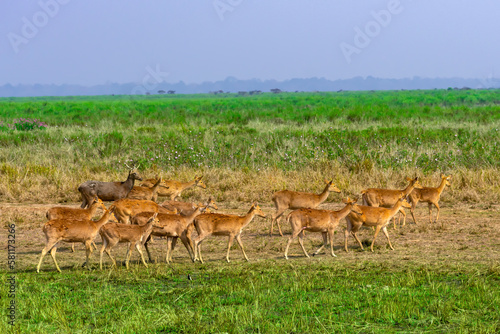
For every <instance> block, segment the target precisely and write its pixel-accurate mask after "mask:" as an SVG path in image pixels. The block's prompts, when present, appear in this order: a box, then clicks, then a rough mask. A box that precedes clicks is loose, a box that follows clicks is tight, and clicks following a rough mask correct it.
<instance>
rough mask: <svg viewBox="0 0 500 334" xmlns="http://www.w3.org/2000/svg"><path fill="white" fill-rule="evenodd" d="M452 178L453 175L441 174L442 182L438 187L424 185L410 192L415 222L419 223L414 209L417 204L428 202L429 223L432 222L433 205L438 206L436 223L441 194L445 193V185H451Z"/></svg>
mask: <svg viewBox="0 0 500 334" xmlns="http://www.w3.org/2000/svg"><path fill="white" fill-rule="evenodd" d="M450 180H451V175H448V176H446V175H444V174H441V183H440V184H439V186H438V187H437V188H431V187H422V188H420V189H414V190H413V191H412V192H411V193H410V196H409V198H410V202H411V215H412V217H413V221H414V222H415V224H416V223H417V220H416V219H415V215H414V211H415V207H416V206H417V204H418V202H427V203H428V205H429V223H431V216H432V205H434V206H435V207H436V208H437V215H436V223H437V221H438V218H439V211H440V209H439V204H438V202H439V199H440V197H441V194H442V193H443V190H444V188H445V187H447V186H448V187H449V186H451V183H450Z"/></svg>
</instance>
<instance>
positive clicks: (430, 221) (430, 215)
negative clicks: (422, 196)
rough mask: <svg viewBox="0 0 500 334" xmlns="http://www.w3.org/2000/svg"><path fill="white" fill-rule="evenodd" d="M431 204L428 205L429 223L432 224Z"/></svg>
mask: <svg viewBox="0 0 500 334" xmlns="http://www.w3.org/2000/svg"><path fill="white" fill-rule="evenodd" d="M431 217H432V203H429V223H432V219H431Z"/></svg>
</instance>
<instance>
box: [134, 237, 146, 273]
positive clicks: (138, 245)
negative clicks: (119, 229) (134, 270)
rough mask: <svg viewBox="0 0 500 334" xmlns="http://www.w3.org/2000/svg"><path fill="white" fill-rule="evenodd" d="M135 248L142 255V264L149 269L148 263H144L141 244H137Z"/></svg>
mask: <svg viewBox="0 0 500 334" xmlns="http://www.w3.org/2000/svg"><path fill="white" fill-rule="evenodd" d="M135 248H136V249H137V251H138V252H139V254H140V255H141V260H142V264H144V266H145V267H146V268H147V267H148V264H147V263H146V261H144V254H143V253H142V249H141V243H140V242H137V243H136V244H135Z"/></svg>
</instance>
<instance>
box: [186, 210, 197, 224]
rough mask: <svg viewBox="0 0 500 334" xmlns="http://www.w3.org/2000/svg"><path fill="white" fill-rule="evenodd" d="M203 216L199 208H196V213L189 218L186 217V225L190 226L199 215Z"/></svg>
mask: <svg viewBox="0 0 500 334" xmlns="http://www.w3.org/2000/svg"><path fill="white" fill-rule="evenodd" d="M200 214H201V211H200V209H199V208H196V210H194V212H193V213H192V214H190V215H189V216H186V219H184V220H185V221H186V223H187V224H186V225H189V224H190V223H191V222H193V220H194V219H195V218H196V217H198V216H199V215H200Z"/></svg>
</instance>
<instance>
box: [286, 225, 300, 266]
mask: <svg viewBox="0 0 500 334" xmlns="http://www.w3.org/2000/svg"><path fill="white" fill-rule="evenodd" d="M300 232H301V230H298V231H293V232H292V235H291V236H290V237H289V238H288V242H287V244H286V248H285V259H287V260H288V248H289V247H290V244H291V243H292V241H293V239H295V238H297V237H298V235H299V233H300Z"/></svg>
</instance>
